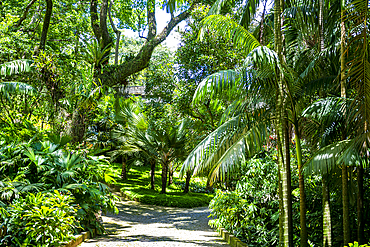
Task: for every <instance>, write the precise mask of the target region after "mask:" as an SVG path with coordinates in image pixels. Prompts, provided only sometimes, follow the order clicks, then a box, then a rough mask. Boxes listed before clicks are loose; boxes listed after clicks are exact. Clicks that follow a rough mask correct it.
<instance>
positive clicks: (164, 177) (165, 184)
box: [161, 162, 168, 194]
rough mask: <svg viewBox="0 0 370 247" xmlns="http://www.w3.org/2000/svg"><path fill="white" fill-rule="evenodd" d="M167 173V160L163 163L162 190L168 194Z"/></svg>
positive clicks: (162, 192)
mask: <svg viewBox="0 0 370 247" xmlns="http://www.w3.org/2000/svg"><path fill="white" fill-rule="evenodd" d="M167 173H168V164H167V163H166V162H164V163H163V164H162V191H161V194H166V186H167Z"/></svg>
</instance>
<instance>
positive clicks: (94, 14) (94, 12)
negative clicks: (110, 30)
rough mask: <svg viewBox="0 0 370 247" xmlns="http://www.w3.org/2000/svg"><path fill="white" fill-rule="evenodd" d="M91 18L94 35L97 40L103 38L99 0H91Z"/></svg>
mask: <svg viewBox="0 0 370 247" xmlns="http://www.w3.org/2000/svg"><path fill="white" fill-rule="evenodd" d="M90 20H91V27H92V29H93V32H94V36H95V38H96V39H97V40H100V38H101V36H102V35H101V32H100V26H99V18H98V2H97V0H91V3H90Z"/></svg>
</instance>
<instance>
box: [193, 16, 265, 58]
mask: <svg viewBox="0 0 370 247" xmlns="http://www.w3.org/2000/svg"><path fill="white" fill-rule="evenodd" d="M206 32H207V33H208V32H211V33H212V34H214V35H216V36H222V37H225V38H226V39H229V40H232V41H233V43H234V45H235V46H237V47H240V48H243V49H244V50H245V51H246V52H247V53H249V52H250V51H252V50H253V49H254V48H256V47H258V46H259V45H260V44H259V42H258V40H257V39H256V38H255V37H254V36H253V35H252V34H251V33H250V32H248V31H247V30H246V29H245V28H244V27H242V26H240V25H239V24H238V23H236V22H235V21H233V20H231V19H230V18H228V17H225V16H222V15H210V16H207V17H206V18H204V19H203V21H202V28H201V30H200V34H199V35H200V38H201V39H202V38H203V36H204V35H205V33H206Z"/></svg>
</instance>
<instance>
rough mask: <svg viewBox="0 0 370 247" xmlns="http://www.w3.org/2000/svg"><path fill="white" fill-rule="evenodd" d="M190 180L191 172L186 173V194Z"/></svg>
mask: <svg viewBox="0 0 370 247" xmlns="http://www.w3.org/2000/svg"><path fill="white" fill-rule="evenodd" d="M190 178H191V171H187V172H186V180H185V188H184V193H188V192H189V187H190Z"/></svg>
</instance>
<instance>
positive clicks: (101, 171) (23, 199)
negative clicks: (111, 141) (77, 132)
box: [0, 134, 118, 246]
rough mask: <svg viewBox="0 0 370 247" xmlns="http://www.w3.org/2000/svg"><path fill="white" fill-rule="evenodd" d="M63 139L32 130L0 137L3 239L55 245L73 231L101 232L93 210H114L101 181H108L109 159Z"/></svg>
mask: <svg viewBox="0 0 370 247" xmlns="http://www.w3.org/2000/svg"><path fill="white" fill-rule="evenodd" d="M69 140H70V139H69V138H65V137H62V138H61V137H59V136H55V135H49V136H46V135H40V134H38V135H35V136H34V138H33V139H31V140H29V141H28V142H20V141H19V140H13V141H10V139H5V138H4V139H3V140H2V141H0V171H1V173H0V210H1V215H2V216H1V218H0V224H1V225H0V229H1V231H0V236H1V239H3V240H2V241H3V242H4V243H5V244H8V245H9V246H13V245H15V246H16V245H17V244H18V245H21V244H26V245H33V244H34V241H36V242H37V243H38V244H40V243H42V244H46V245H41V246H49V245H53V246H55V245H56V244H55V243H54V242H55V241H61V240H65V239H68V238H69V237H68V236H70V235H71V234H73V233H75V232H76V231H77V230H82V229H84V230H90V231H91V230H92V229H96V230H97V232H98V233H102V232H103V231H104V229H103V226H102V224H101V223H100V222H99V221H98V219H97V217H96V215H97V214H99V213H100V212H106V211H114V212H117V211H118V210H117V208H116V207H115V204H114V201H115V200H116V199H117V197H116V196H114V195H113V194H111V193H110V192H109V190H108V186H107V185H106V184H109V183H111V182H113V181H114V179H113V178H112V173H113V170H112V168H111V167H110V163H109V162H108V161H107V159H106V158H105V157H104V156H93V155H90V153H92V152H91V151H90V150H87V149H79V150H75V149H73V148H71V147H70V146H69V144H68V143H69ZM50 191H54V193H53V194H50V193H49V192H50ZM41 193H45V194H41ZM58 200H59V201H58ZM55 208H58V210H55ZM58 217H59V218H58ZM56 218H58V220H56ZM60 219H62V220H64V222H65V223H66V224H68V225H70V227H69V226H67V225H64V223H63V224H61V223H60V222H59V221H60ZM49 220H50V221H53V223H52V222H49ZM71 222H72V223H71ZM69 223H71V224H69ZM53 224H59V225H60V228H58V227H55V226H54V225H53ZM46 226H47V227H52V228H53V229H55V232H52V231H51V230H50V232H49V230H48V229H46V228H45V227H46ZM36 228H37V230H35V229H36ZM44 228H45V229H44ZM38 229H43V230H42V231H41V230H40V231H41V233H42V234H43V235H38ZM31 232H32V233H31ZM41 233H40V234H41ZM5 236H6V237H5ZM40 239H41V240H40ZM54 240H55V241H54ZM5 241H6V242H5Z"/></svg>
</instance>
